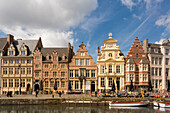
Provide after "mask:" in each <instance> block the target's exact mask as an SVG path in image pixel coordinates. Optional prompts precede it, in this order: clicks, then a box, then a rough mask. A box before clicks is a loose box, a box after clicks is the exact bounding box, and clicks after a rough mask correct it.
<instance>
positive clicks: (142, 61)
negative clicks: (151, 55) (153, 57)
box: [139, 59, 148, 64]
mask: <svg viewBox="0 0 170 113" xmlns="http://www.w3.org/2000/svg"><path fill="white" fill-rule="evenodd" d="M139 63H140V64H148V62H147V60H146V59H141V61H140V62H139Z"/></svg>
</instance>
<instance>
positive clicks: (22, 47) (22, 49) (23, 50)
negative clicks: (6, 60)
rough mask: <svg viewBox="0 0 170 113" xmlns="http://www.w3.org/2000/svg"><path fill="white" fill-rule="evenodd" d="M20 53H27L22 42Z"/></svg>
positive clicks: (23, 54)
mask: <svg viewBox="0 0 170 113" xmlns="http://www.w3.org/2000/svg"><path fill="white" fill-rule="evenodd" d="M20 55H21V56H25V55H27V47H26V45H25V44H24V43H23V44H22V45H21V48H20Z"/></svg>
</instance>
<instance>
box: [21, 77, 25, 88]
mask: <svg viewBox="0 0 170 113" xmlns="http://www.w3.org/2000/svg"><path fill="white" fill-rule="evenodd" d="M21 87H25V79H21Z"/></svg>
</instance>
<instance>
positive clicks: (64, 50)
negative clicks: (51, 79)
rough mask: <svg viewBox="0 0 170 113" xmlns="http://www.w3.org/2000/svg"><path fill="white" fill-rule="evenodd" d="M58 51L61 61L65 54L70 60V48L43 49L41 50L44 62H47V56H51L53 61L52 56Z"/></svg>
mask: <svg viewBox="0 0 170 113" xmlns="http://www.w3.org/2000/svg"><path fill="white" fill-rule="evenodd" d="M54 51H56V52H57V53H58V55H59V61H61V59H62V56H63V54H65V56H66V58H65V59H67V58H68V48H42V49H41V53H42V56H43V61H46V55H47V54H49V56H50V58H49V59H51V55H52V54H53V52H54Z"/></svg>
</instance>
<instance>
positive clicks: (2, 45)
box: [0, 38, 7, 49]
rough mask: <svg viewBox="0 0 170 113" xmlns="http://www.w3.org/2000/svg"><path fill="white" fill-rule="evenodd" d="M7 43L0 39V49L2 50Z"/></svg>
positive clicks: (5, 40) (5, 39)
mask: <svg viewBox="0 0 170 113" xmlns="http://www.w3.org/2000/svg"><path fill="white" fill-rule="evenodd" d="M6 43H7V38H0V49H3V48H4V46H5V44H6Z"/></svg>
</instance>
